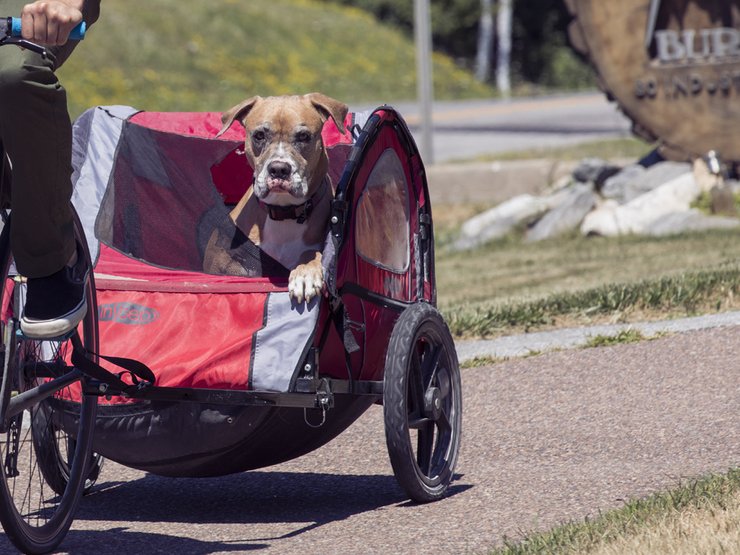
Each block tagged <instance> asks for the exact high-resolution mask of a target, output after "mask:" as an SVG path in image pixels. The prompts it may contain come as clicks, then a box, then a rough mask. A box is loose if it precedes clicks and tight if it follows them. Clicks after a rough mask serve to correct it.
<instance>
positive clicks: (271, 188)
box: [265, 177, 297, 196]
mask: <svg viewBox="0 0 740 555" xmlns="http://www.w3.org/2000/svg"><path fill="white" fill-rule="evenodd" d="M265 185H266V186H267V187H266V188H265V193H267V194H269V193H276V194H281V193H285V194H289V195H292V196H297V195H296V190H295V187H294V185H293V182H292V181H291V180H290V179H281V178H275V177H268V178H267V179H266V180H265Z"/></svg>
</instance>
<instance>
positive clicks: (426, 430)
mask: <svg viewBox="0 0 740 555" xmlns="http://www.w3.org/2000/svg"><path fill="white" fill-rule="evenodd" d="M433 453H434V423H433V422H431V421H430V422H428V423H427V424H426V425H425V426H424V427H423V428H421V429H420V430H419V437H418V438H417V451H416V461H417V464H418V465H419V469H420V470H421V471H422V473H423V474H424V476H429V475H430V474H431V472H432V460H433V457H432V455H433Z"/></svg>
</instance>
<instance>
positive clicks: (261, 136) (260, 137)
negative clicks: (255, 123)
mask: <svg viewBox="0 0 740 555" xmlns="http://www.w3.org/2000/svg"><path fill="white" fill-rule="evenodd" d="M265 138H266V134H265V132H264V131H263V130H262V129H258V130H257V131H255V132H254V133H252V140H253V141H254V142H255V143H261V142H263V141H264V140H265Z"/></svg>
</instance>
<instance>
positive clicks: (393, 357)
mask: <svg viewBox="0 0 740 555" xmlns="http://www.w3.org/2000/svg"><path fill="white" fill-rule="evenodd" d="M383 416H384V420H385V434H386V443H387V446H388V454H389V456H390V459H391V466H392V467H393V473H394V474H395V476H396V479H397V480H398V483H399V484H400V485H401V487H402V488H403V489H404V491H405V492H406V494H407V495H408V496H409V498H411V499H412V500H413V501H416V502H418V503H428V502H430V501H436V500H437V499H440V498H441V497H443V496H444V494H445V493H446V491H447V489H448V487H449V485H450V483H451V482H452V480H453V478H454V472H455V465H456V464H457V457H458V451H459V448H460V436H461V433H462V389H461V381H460V367H459V364H458V361H457V353H456V352H455V344H454V342H453V340H452V336H451V335H450V331H449V329H448V328H447V324H445V322H444V319H443V318H442V315H441V314H440V313H439V312H438V311H437V310H436V309H435V308H434V307H433V306H431V305H429V304H426V303H416V304H413V305H411V306H409V307H408V308H407V309H406V310H405V311H404V312H403V314H401V316H400V317H399V319H398V321H397V322H396V325H395V326H394V327H393V333H392V334H391V339H390V342H389V344H388V353H387V355H386V361H385V375H384V390H383Z"/></svg>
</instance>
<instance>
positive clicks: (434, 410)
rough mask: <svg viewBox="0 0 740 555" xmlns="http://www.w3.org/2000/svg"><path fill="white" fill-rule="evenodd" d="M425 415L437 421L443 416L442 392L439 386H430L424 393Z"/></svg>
mask: <svg viewBox="0 0 740 555" xmlns="http://www.w3.org/2000/svg"><path fill="white" fill-rule="evenodd" d="M424 415H425V416H426V417H427V418H430V419H431V420H434V421H435V422H436V421H437V420H439V417H440V416H442V394H441V393H440V391H439V388H438V387H430V388H429V389H427V390H426V393H424Z"/></svg>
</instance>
